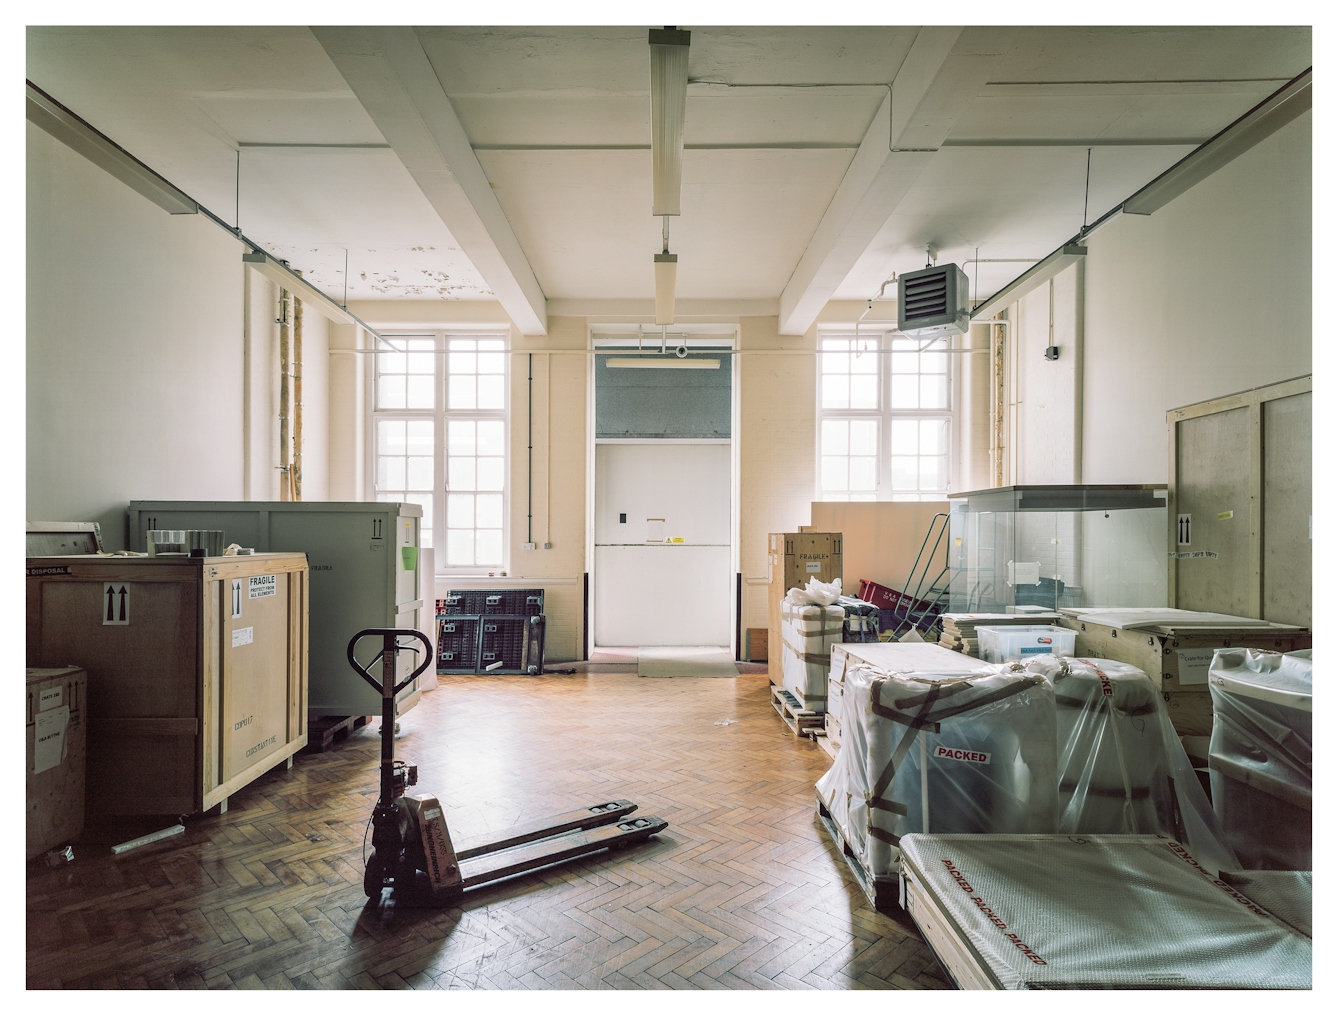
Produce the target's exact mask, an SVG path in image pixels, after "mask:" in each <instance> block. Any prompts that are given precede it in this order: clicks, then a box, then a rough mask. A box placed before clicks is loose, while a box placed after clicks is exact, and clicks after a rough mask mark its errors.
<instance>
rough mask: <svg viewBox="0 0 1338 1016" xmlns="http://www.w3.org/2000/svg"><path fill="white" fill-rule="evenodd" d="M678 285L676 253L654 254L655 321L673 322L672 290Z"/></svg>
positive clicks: (659, 323) (660, 323)
mask: <svg viewBox="0 0 1338 1016" xmlns="http://www.w3.org/2000/svg"><path fill="white" fill-rule="evenodd" d="M677 286H678V255H677V254H670V253H669V252H668V251H665V252H664V253H663V254H656V255H655V323H656V324H657V325H671V324H673V323H674V290H675V288H677Z"/></svg>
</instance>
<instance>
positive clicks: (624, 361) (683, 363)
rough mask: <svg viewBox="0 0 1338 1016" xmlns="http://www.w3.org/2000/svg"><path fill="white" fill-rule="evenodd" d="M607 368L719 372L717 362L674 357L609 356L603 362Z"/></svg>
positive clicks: (718, 362)
mask: <svg viewBox="0 0 1338 1016" xmlns="http://www.w3.org/2000/svg"><path fill="white" fill-rule="evenodd" d="M604 363H605V365H606V366H609V367H658V368H660V369H665V368H667V369H670V370H719V369H720V361H719V360H714V359H713V360H680V359H678V358H677V357H674V359H672V360H667V359H661V358H655V359H652V358H651V357H649V356H610V357H609V358H608V359H607V360H605V361H604Z"/></svg>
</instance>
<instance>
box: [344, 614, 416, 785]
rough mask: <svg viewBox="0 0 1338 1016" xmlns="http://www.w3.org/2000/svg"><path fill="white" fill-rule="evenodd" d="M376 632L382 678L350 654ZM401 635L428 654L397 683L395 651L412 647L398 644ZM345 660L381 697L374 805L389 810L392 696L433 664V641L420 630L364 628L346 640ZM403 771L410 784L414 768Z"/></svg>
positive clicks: (392, 772) (392, 766)
mask: <svg viewBox="0 0 1338 1016" xmlns="http://www.w3.org/2000/svg"><path fill="white" fill-rule="evenodd" d="M376 635H379V636H381V680H379V681H378V680H377V679H376V678H374V677H373V676H372V675H371V674H369V673H368V672H367V670H366V668H365V667H363V665H362V664H361V663H359V662H358V661H357V658H356V657H355V656H354V655H353V651H354V650H355V649H356V648H357V646H358V643H359V642H360V641H362V639H364V638H369V637H372V636H376ZM401 638H415V639H417V640H418V641H419V642H421V643H423V645H424V647H425V648H426V649H427V654H426V659H424V660H423V662H422V663H421V664H419V666H418V669H417V670H415V671H414V672H413V673H412V674H410V675H409V676H408V677H406V678H405V679H404V680H403V681H401V682H400V683H399V684H396V683H395V654H396V653H397V652H399V651H400V650H401V649H413V647H412V646H402V645H400V641H399V640H400V639H401ZM413 651H414V652H417V650H416V649H413ZM348 662H349V665H350V666H352V667H353V669H354V670H356V671H357V672H358V673H359V674H360V675H361V676H362V679H363V680H364V681H366V682H367V683H368V684H370V685H371V686H372V687H373V688H375V689H376V691H377V693H378V694H379V695H380V696H381V797H380V800H379V801H378V802H377V805H376V806H377V809H378V810H381V809H390V808H391V807H392V804H391V802H392V801H393V800H394V799H395V798H396V797H397V796H398V794H397V793H396V780H395V773H396V763H395V696H396V695H398V694H399V693H400V692H402V691H403V690H404V689H405V688H407V687H409V685H410V684H412V683H413V680H414V678H416V677H417V676H418V675H419V674H421V673H422V672H423V671H425V670H427V668H428V667H430V666H432V665H433V664H434V663H435V662H436V655H435V653H434V652H433V650H432V643H431V642H429V641H428V638H427V636H426V635H424V634H423V633H422V632H421V631H415V630H414V629H412V628H364V629H363V630H362V631H360V632H358V634H356V635H354V636H353V638H352V639H350V640H349V643H348ZM401 768H404V767H401ZM406 771H407V773H408V774H409V775H408V782H409V783H413V782H414V781H415V780H416V779H417V767H416V766H414V767H408V768H407V770H406Z"/></svg>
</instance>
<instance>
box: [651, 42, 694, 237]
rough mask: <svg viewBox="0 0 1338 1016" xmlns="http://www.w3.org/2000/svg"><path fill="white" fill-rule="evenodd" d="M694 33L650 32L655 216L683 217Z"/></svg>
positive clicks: (653, 209)
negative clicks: (690, 51) (686, 120)
mask: <svg viewBox="0 0 1338 1016" xmlns="http://www.w3.org/2000/svg"><path fill="white" fill-rule="evenodd" d="M691 39H692V33H691V32H683V31H679V30H678V29H676V28H672V27H666V28H662V29H658V28H652V29H651V30H650V37H649V42H650V158H651V184H652V196H651V214H652V215H678V214H680V208H679V196H680V193H681V191H682V186H683V120H684V117H685V115H686V113H687V105H688V45H689V43H690V41H691Z"/></svg>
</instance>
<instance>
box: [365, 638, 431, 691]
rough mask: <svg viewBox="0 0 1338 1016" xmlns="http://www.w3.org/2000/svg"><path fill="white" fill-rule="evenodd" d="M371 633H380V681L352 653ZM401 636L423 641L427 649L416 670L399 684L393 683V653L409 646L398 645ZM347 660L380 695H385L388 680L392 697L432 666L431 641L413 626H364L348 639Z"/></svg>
mask: <svg viewBox="0 0 1338 1016" xmlns="http://www.w3.org/2000/svg"><path fill="white" fill-rule="evenodd" d="M371 635H380V636H381V637H382V642H381V680H380V681H378V680H377V679H376V678H374V677H373V676H372V675H371V674H369V673H367V671H366V670H365V669H364V668H363V666H362V664H361V663H359V662H358V661H357V658H356V657H355V656H354V655H353V651H354V649H356V648H357V645H358V643H359V642H361V641H362V640H363V639H364V638H367V637H368V636H371ZM401 638H415V639H417V640H418V641H419V642H421V643H423V646H424V647H425V648H426V649H427V655H426V658H425V659H424V660H423V662H422V664H421V665H420V666H419V667H418V669H417V670H415V671H414V672H413V673H412V674H410V675H409V676H408V677H406V678H405V679H404V680H403V681H401V682H400V683H399V684H395V654H396V653H397V652H398V651H399V650H401V649H409V648H411V647H410V646H402V645H400V644H399V640H400V639H401ZM414 652H417V650H416V649H415V650H414ZM348 662H349V666H351V667H352V668H353V669H354V670H356V671H357V672H358V673H359V674H360V675H361V676H362V679H363V680H364V681H366V682H367V683H368V684H370V685H371V686H372V687H373V688H374V689H376V693H377V694H378V695H380V696H382V697H385V694H386V690H385V684H386V683H387V682H389V683H390V685H391V688H392V691H391V696H392V697H393V696H395V695H398V694H399V693H400V692H402V691H403V690H404V689H405V688H407V687H409V685H410V684H412V683H413V681H414V678H416V677H417V676H418V675H419V674H421V673H422V672H423V671H425V670H427V668H428V667H430V666H432V663H433V658H432V643H431V642H430V641H428V637H427V636H426V635H424V634H423V633H422V632H421V631H415V630H414V629H413V628H364V629H363V630H362V631H360V632H358V634H356V635H354V636H353V638H352V639H350V640H349V643H348Z"/></svg>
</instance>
